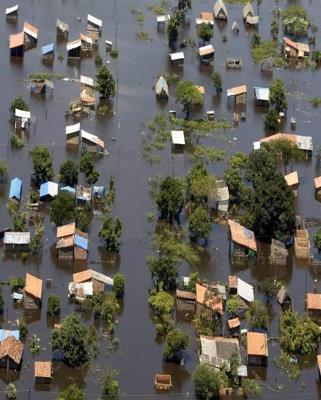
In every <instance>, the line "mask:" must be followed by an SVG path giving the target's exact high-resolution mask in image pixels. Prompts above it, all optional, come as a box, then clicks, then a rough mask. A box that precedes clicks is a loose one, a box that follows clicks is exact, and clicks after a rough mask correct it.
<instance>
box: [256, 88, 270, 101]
mask: <svg viewBox="0 0 321 400" xmlns="http://www.w3.org/2000/svg"><path fill="white" fill-rule="evenodd" d="M254 94H255V98H256V100H260V101H270V89H269V88H268V87H258V86H255V87H254Z"/></svg>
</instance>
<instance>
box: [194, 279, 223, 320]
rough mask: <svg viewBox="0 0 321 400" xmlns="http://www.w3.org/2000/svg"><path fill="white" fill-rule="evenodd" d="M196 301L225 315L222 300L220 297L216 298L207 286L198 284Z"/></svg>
mask: <svg viewBox="0 0 321 400" xmlns="http://www.w3.org/2000/svg"><path fill="white" fill-rule="evenodd" d="M196 301H197V303H199V304H203V305H205V306H206V307H208V308H210V309H211V310H213V311H217V312H219V313H220V314H223V303H222V299H221V298H220V297H219V296H215V295H214V293H213V291H212V290H211V289H209V288H208V287H207V286H204V285H200V284H198V283H197V284H196Z"/></svg>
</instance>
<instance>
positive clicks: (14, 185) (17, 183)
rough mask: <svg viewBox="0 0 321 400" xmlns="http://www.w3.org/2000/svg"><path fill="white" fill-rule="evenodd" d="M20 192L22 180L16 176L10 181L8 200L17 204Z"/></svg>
mask: <svg viewBox="0 0 321 400" xmlns="http://www.w3.org/2000/svg"><path fill="white" fill-rule="evenodd" d="M21 192H22V180H21V179H19V178H17V177H16V178H14V179H12V181H11V182H10V191H9V200H10V201H13V202H15V203H16V204H19V203H20V198H21Z"/></svg>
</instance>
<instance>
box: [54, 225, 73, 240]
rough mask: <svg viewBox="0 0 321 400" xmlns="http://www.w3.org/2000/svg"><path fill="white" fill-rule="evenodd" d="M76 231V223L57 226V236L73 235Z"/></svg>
mask: <svg viewBox="0 0 321 400" xmlns="http://www.w3.org/2000/svg"><path fill="white" fill-rule="evenodd" d="M75 231H76V224H75V223H74V222H71V223H70V224H67V225H62V226H58V227H57V238H61V237H64V236H69V235H73V234H74V233H75Z"/></svg>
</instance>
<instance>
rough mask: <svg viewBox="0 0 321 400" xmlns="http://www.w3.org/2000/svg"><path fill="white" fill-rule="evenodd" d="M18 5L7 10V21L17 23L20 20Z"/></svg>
mask: <svg viewBox="0 0 321 400" xmlns="http://www.w3.org/2000/svg"><path fill="white" fill-rule="evenodd" d="M18 8H19V6H18V4H16V5H15V6H12V7H8V8H6V19H7V20H8V21H16V20H17V19H18Z"/></svg>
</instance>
